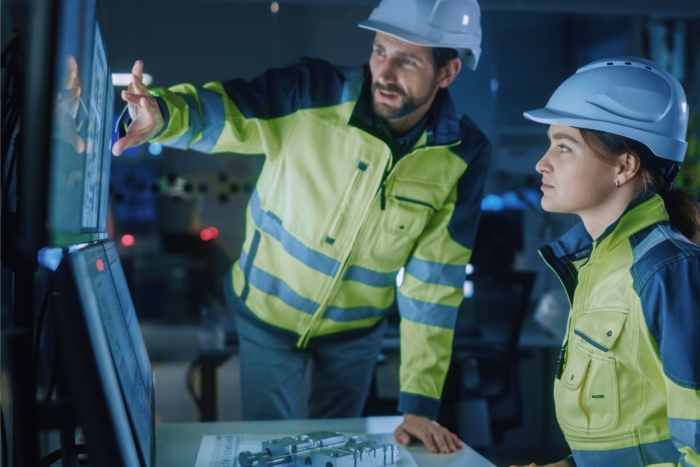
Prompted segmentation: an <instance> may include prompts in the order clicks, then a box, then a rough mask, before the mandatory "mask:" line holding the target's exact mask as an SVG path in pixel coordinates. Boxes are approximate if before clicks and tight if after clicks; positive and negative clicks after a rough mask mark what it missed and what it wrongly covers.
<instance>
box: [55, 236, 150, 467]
mask: <svg viewBox="0 0 700 467" xmlns="http://www.w3.org/2000/svg"><path fill="white" fill-rule="evenodd" d="M57 274H58V276H57V280H58V288H57V290H58V291H60V292H59V294H58V297H57V298H56V310H55V312H56V318H57V320H58V323H57V324H58V326H57V332H58V335H57V341H58V342H59V343H60V348H61V353H60V354H59V355H60V360H61V365H60V369H61V374H62V378H61V381H64V382H65V386H66V393H67V395H68V399H69V400H70V401H71V406H72V408H73V410H74V412H75V415H76V420H77V422H78V424H79V425H80V426H81V427H82V428H83V432H84V434H85V438H86V441H87V445H88V452H89V455H90V458H91V464H92V465H129V466H131V465H133V466H141V467H151V466H153V465H155V463H154V458H155V452H154V451H155V449H154V448H155V445H154V442H155V435H154V433H155V422H154V413H155V412H154V391H153V371H152V369H151V365H150V360H149V359H148V355H147V353H146V349H145V345H144V342H143V337H142V335H141V332H140V330H139V327H138V321H137V319H136V313H135V311H134V307H133V304H132V302H131V297H130V295H129V289H128V287H127V284H126V280H125V277H124V273H123V270H122V267H121V263H120V261H119V256H118V254H117V251H116V248H115V246H114V242H112V241H111V240H109V241H98V242H94V243H91V244H89V245H87V246H84V247H82V248H79V249H75V250H74V251H72V252H71V253H69V254H68V255H67V256H66V257H64V259H63V261H62V263H61V266H59V269H58V270H57Z"/></svg>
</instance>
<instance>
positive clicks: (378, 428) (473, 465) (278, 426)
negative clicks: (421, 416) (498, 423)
mask: <svg viewBox="0 0 700 467" xmlns="http://www.w3.org/2000/svg"><path fill="white" fill-rule="evenodd" d="M401 420H402V417H369V418H345V419H323V420H279V421H277V420H275V421H265V422H225V423H170V424H163V425H157V426H156V467H166V466H167V467H193V466H194V463H195V460H196V459H197V451H198V450H199V444H200V443H201V441H202V436H204V435H231V434H254V435H255V434H269V435H270V437H274V436H275V435H288V434H297V433H298V434H300V433H307V432H311V431H319V430H330V431H340V432H341V433H392V432H393V431H394V429H395V428H396V427H397V426H398V425H399V424H400V423H401ZM402 449H407V450H408V451H409V452H410V453H411V455H412V456H413V458H414V459H415V460H416V463H417V464H418V465H419V466H420V467H464V466H469V467H495V466H494V465H493V464H492V463H491V462H489V461H487V460H486V459H485V458H484V457H482V456H481V455H480V454H479V453H477V452H476V451H474V450H473V449H471V448H470V447H467V446H465V447H464V449H460V450H459V451H457V452H455V453H453V454H432V453H430V452H428V451H427V450H426V449H425V447H423V445H422V444H418V445H416V446H409V447H408V448H403V447H402Z"/></svg>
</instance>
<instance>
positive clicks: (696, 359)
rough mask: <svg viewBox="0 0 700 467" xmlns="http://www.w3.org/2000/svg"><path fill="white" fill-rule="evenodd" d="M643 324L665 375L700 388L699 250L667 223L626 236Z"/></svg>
mask: <svg viewBox="0 0 700 467" xmlns="http://www.w3.org/2000/svg"><path fill="white" fill-rule="evenodd" d="M630 242H631V243H632V251H633V255H634V265H633V266H632V268H631V270H630V271H631V273H632V277H633V279H634V288H635V290H636V291H637V293H638V294H639V297H640V300H641V303H642V311H643V313H644V319H645V321H646V323H647V327H648V328H649V331H650V332H651V334H652V336H653V337H654V340H656V344H657V346H658V348H659V354H660V356H661V362H662V364H663V367H664V373H665V374H666V376H667V377H668V378H669V379H670V380H671V381H673V382H674V383H676V384H678V385H679V386H682V387H686V388H690V389H696V390H698V389H700V339H698V335H700V307H699V306H698V304H700V248H698V247H697V246H696V245H694V244H692V243H691V242H690V241H689V240H688V239H686V238H685V237H683V235H681V234H680V233H679V232H678V231H677V230H676V229H674V228H673V227H672V226H671V225H669V224H668V223H667V222H663V223H659V224H655V225H653V226H651V227H648V228H646V229H644V230H642V231H640V232H638V233H637V234H635V235H633V236H632V237H630Z"/></svg>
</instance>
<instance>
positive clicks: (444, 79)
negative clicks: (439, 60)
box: [438, 58, 462, 88]
mask: <svg viewBox="0 0 700 467" xmlns="http://www.w3.org/2000/svg"><path fill="white" fill-rule="evenodd" d="M461 69H462V60H460V59H459V58H453V59H452V60H450V61H449V62H447V63H446V64H445V66H443V67H442V68H441V69H440V71H439V72H438V86H440V87H441V88H446V87H447V86H449V85H450V84H451V83H452V81H454V80H455V78H456V77H457V75H458V74H459V72H460V70H461Z"/></svg>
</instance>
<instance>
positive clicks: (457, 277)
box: [406, 256, 467, 289]
mask: <svg viewBox="0 0 700 467" xmlns="http://www.w3.org/2000/svg"><path fill="white" fill-rule="evenodd" d="M465 268H466V265H464V266H455V265H452V264H445V263H436V262H434V261H427V260H424V259H418V258H416V257H415V256H412V257H411V259H410V260H409V261H408V264H407V265H406V272H407V273H409V274H410V275H412V276H413V277H415V278H416V279H418V280H420V281H423V282H427V283H429V284H440V285H446V286H448V287H454V288H457V289H461V288H462V287H464V281H465V280H466V277H467V273H466V269H465Z"/></svg>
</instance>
